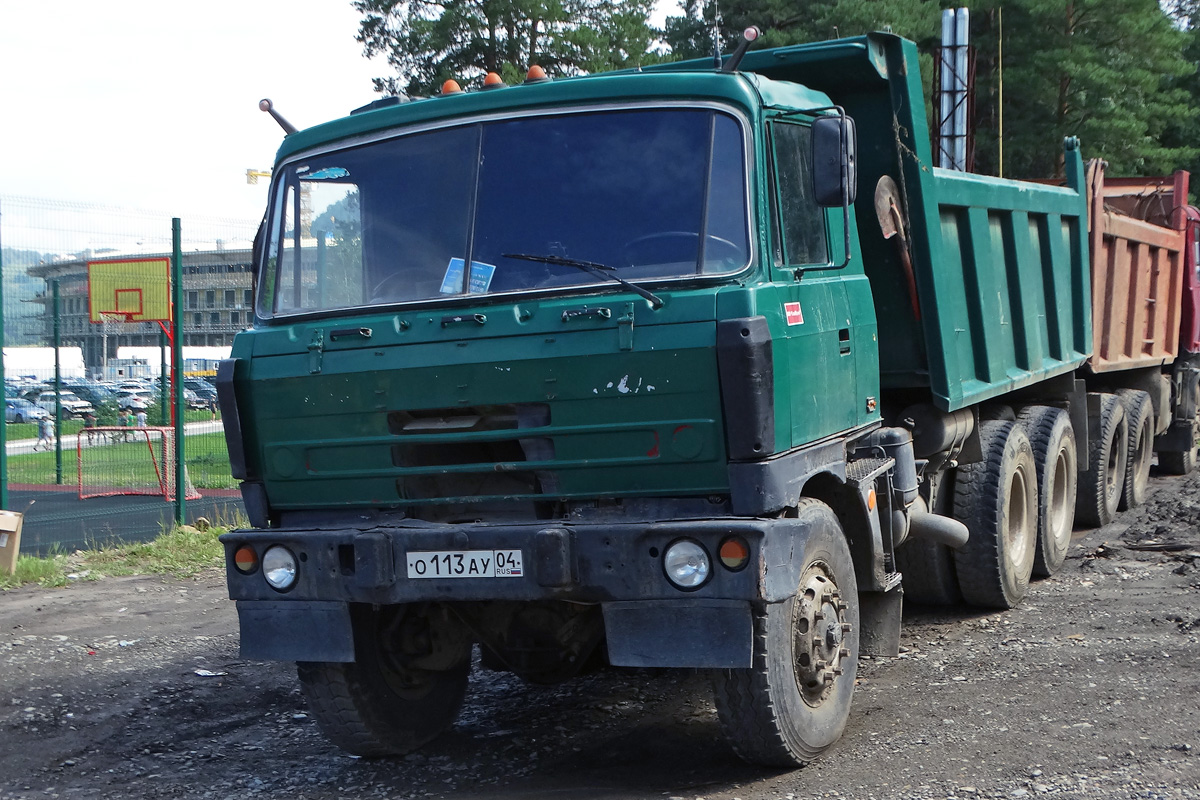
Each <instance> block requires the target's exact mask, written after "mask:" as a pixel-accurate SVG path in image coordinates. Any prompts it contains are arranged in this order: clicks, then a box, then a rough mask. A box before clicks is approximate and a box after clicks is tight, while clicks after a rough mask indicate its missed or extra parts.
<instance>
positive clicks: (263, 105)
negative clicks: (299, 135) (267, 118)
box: [258, 97, 296, 135]
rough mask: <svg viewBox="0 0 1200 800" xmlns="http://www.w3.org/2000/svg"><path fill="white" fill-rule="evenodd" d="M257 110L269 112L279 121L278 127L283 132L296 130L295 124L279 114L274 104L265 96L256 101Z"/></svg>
mask: <svg viewBox="0 0 1200 800" xmlns="http://www.w3.org/2000/svg"><path fill="white" fill-rule="evenodd" d="M258 110H259V111H265V112H267V113H268V114H270V115H271V116H272V117H273V118H274V119H275V121H276V122H278V123H279V127H281V128H283V130H284V132H285V133H287V134H289V135H290V134H293V133H295V132H296V126H295V125H293V124H292V123H290V122H288V121H287V120H286V119H284V118H283V117H282V116H280V114H279V112H278V111H276V110H275V106H274V105H272V104H271V101H270V100H268V99H267V98H265V97H264V98H263V99H262V100H259V101H258Z"/></svg>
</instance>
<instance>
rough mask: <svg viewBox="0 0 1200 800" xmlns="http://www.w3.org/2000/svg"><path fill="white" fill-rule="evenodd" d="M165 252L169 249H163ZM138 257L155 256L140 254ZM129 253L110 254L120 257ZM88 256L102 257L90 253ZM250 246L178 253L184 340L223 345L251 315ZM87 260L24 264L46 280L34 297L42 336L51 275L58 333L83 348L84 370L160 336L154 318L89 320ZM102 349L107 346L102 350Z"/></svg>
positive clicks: (46, 336) (48, 318) (48, 325)
mask: <svg viewBox="0 0 1200 800" xmlns="http://www.w3.org/2000/svg"><path fill="white" fill-rule="evenodd" d="M167 255H169V254H167ZM138 257H139V258H146V257H160V256H147V255H145V254H139V256H138ZM124 258H128V256H122V257H114V258H113V259H112V260H122V259H124ZM91 260H92V261H104V260H106V259H104V258H93V259H91ZM250 261H251V251H250V250H224V251H211V252H191V253H184V254H183V309H182V318H181V320H180V322H181V324H182V328H183V344H184V345H185V346H189V345H191V346H206V347H228V346H229V345H231V344H233V336H234V334H236V333H237V332H238V331H240V330H242V329H244V328H247V327H249V326H250V323H251V322H253V320H254V309H253V291H252V288H253V283H252V275H251V271H250V270H251V266H250ZM87 265H88V261H87V260H83V259H81V260H78V261H58V262H55V263H51V264H38V265H37V266H32V267H29V274H30V275H32V276H34V277H38V278H42V279H43V280H45V281H46V287H47V288H46V291H44V292H42V293H40V294H39V295H38V296H37V297H36V298H35V302H37V303H41V304H42V305H43V307H44V314H43V315H42V318H41V319H42V325H43V333H42V341H44V342H47V343H48V342H51V341H52V340H53V336H54V313H53V308H52V307H51V306H52V302H51V297H52V289H51V288H50V284H51V282H52V281H58V294H59V325H60V327H59V331H60V333H59V335H60V336H61V339H62V345H63V346H64V347H68V346H73V347H79V348H82V350H83V360H84V363H86V364H87V366H88V368H89V370H99V369H100V368H101V367H102V366H103V365H104V363H105V361H107V360H108V359H115V358H116V357H117V348H118V347H122V346H126V345H129V346H143V347H148V346H154V347H157V346H158V345H159V343H160V341H161V339H160V337H161V334H160V331H161V328H160V327H159V325H158V323H154V322H128V323H127V322H106V323H93V322H91V320H90V318H89V315H88V314H89V312H88V275H87ZM106 351H107V352H106Z"/></svg>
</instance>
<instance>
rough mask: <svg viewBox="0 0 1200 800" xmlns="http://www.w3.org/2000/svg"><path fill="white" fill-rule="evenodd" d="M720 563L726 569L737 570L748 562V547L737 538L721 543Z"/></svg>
mask: <svg viewBox="0 0 1200 800" xmlns="http://www.w3.org/2000/svg"><path fill="white" fill-rule="evenodd" d="M720 553H721V563H722V564H724V565H725V568H726V569H730V570H739V569H741V568H742V567H744V566H746V563H747V562H748V561H749V560H750V546H749V545H747V544H746V542H745V541H744V540H742V539H740V538H738V537H732V538H729V539H726V540H725V541H723V542H721V550H720Z"/></svg>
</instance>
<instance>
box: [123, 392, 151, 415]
mask: <svg viewBox="0 0 1200 800" xmlns="http://www.w3.org/2000/svg"><path fill="white" fill-rule="evenodd" d="M116 401H117V407H118V408H132V409H133V410H134V411H144V410H145V409H147V408H150V406H152V405H154V394H153V393H151V392H150V391H149V390H147V389H120V390H118V391H117V396H116Z"/></svg>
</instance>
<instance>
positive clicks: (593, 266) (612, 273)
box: [500, 253, 663, 308]
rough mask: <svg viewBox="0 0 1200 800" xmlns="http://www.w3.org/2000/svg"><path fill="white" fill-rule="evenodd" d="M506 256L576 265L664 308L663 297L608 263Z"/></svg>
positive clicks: (550, 257)
mask: <svg viewBox="0 0 1200 800" xmlns="http://www.w3.org/2000/svg"><path fill="white" fill-rule="evenodd" d="M500 255H502V256H504V257H505V258H516V259H520V260H521V261H536V262H538V263H539V264H555V265H558V266H562V267H574V268H575V269H578V270H582V271H583V272H587V273H590V274H592V275H595V276H596V277H598V278H605V279H606V280H610V281H616V282H617V283H619V284H621V285H622V286H624V287H625V288H626V289H628V290H629V291H631V292H636V293H637V294H639V295H640V296H642V297H644V298H646V299H647V300H649V301H650V305H651V306H653V307H654V308H662V306H663V301H662V298H661V297H659V296H658V295H656V294H655V293H654V292H651V291H649V290H648V289H643V288H642V287H640V286H638V285H636V284H633V283H630V282H629V281H627V280H625V279H624V278H622V277H621V276H620V275H617V271H616V270H615V269H613V268H612V267H610V266H608V265H607V264H597V263H596V262H595V261H580V260H579V259H577V258H567V257H566V256H538V255H530V254H529V253H501V254H500Z"/></svg>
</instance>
